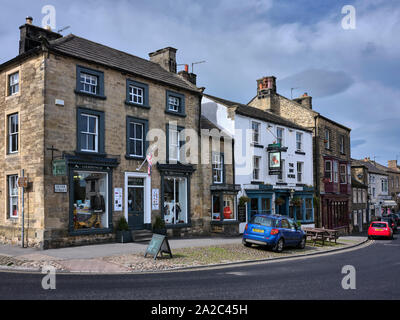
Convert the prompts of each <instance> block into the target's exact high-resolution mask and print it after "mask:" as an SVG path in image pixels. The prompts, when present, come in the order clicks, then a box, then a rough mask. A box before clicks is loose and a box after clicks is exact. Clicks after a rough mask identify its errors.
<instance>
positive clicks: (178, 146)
mask: <svg viewBox="0 0 400 320" xmlns="http://www.w3.org/2000/svg"><path fill="white" fill-rule="evenodd" d="M171 132H176V139H177V141H173V139H171V138H172V134H171ZM168 134H169V139H168V142H169V146H168V148H169V149H168V150H169V152H168V158H169V160H172V161H179V160H180V150H181V139H180V131H179V130H178V128H174V127H170V128H169V132H168ZM173 149H176V155H177V157H176V158H173V157H172V153H171V150H173Z"/></svg>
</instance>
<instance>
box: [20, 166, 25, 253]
mask: <svg viewBox="0 0 400 320" xmlns="http://www.w3.org/2000/svg"><path fill="white" fill-rule="evenodd" d="M21 176H22V181H23V180H24V178H25V177H24V176H25V170H24V169H22V173H21ZM24 190H25V188H24V186H22V191H21V196H22V201H21V215H22V222H21V224H22V226H21V245H22V248H24V247H25V245H24V238H25V235H24V233H25V232H24V231H25V230H24V226H25V213H24V204H25V203H24V198H25V197H24Z"/></svg>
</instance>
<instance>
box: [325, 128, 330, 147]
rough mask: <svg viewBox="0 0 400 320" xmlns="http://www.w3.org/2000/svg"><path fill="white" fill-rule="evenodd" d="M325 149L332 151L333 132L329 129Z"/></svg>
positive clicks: (326, 132)
mask: <svg viewBox="0 0 400 320" xmlns="http://www.w3.org/2000/svg"><path fill="white" fill-rule="evenodd" d="M324 140H325V141H326V142H325V149H327V150H330V149H331V131H330V130H329V129H325V138H324Z"/></svg>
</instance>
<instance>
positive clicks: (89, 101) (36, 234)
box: [0, 19, 233, 248]
mask: <svg viewBox="0 0 400 320" xmlns="http://www.w3.org/2000/svg"><path fill="white" fill-rule="evenodd" d="M20 31H21V32H20V34H21V38H20V45H19V49H20V51H19V55H18V56H17V57H15V58H14V59H11V60H9V61H7V62H5V63H3V64H1V65H0V123H1V124H2V125H1V126H0V136H1V137H2V139H3V143H1V144H0V181H1V182H2V183H1V185H0V204H1V205H0V240H1V241H3V242H12V243H18V242H21V228H22V204H24V232H25V233H24V235H25V237H24V240H25V243H28V245H29V246H38V247H42V248H52V247H59V246H67V245H75V244H86V243H97V242H106V241H113V239H114V229H115V226H116V224H117V222H118V221H119V219H120V218H121V217H125V218H126V220H127V222H128V224H129V226H130V228H131V230H134V232H133V233H134V234H135V233H136V234H137V233H139V232H140V230H148V229H151V225H152V223H153V222H154V220H155V217H156V216H161V217H162V219H164V221H165V223H166V228H167V230H168V234H169V235H174V236H184V235H195V234H196V235H201V234H209V232H210V231H211V223H210V221H211V215H210V213H209V210H207V209H203V208H205V207H206V206H207V203H209V202H210V201H211V200H210V199H211V197H209V199H208V200H207V202H206V205H205V204H203V202H202V199H203V191H204V187H203V185H204V183H206V184H207V187H209V186H210V181H206V182H203V175H202V171H203V170H206V171H207V172H211V170H212V169H211V164H206V165H205V166H201V165H199V154H200V144H192V143H190V142H191V141H194V140H196V139H199V137H200V102H201V97H202V91H203V89H199V88H197V87H196V85H195V82H196V76H195V75H194V74H191V73H188V72H187V70H184V71H181V72H179V73H178V74H177V73H176V72H177V63H176V49H174V48H171V47H168V48H164V49H161V50H158V51H155V52H153V53H150V54H149V55H150V61H149V60H146V59H142V58H139V57H136V56H134V55H131V54H128V53H124V52H121V51H118V50H115V49H112V48H109V47H106V46H104V45H101V44H98V43H95V42H92V41H89V40H86V39H83V38H80V37H78V36H75V35H72V34H71V35H68V36H65V37H63V36H61V35H60V34H58V33H55V32H52V31H51V30H47V29H42V28H39V27H37V26H34V25H32V20H31V19H27V23H26V24H24V25H22V26H21V27H20ZM188 129H191V130H188ZM188 141H189V142H188ZM153 145H156V146H157V147H156V148H154V147H153ZM147 147H150V148H149V149H148V148H147ZM147 150H150V152H147ZM147 156H149V157H147ZM150 156H152V159H150ZM151 162H152V164H153V165H152V166H151V168H149V163H151ZM22 170H23V171H24V176H25V177H27V179H28V185H27V188H24V197H23V198H22V189H21V188H18V186H17V180H18V177H20V176H21V174H22ZM229 183H233V182H229Z"/></svg>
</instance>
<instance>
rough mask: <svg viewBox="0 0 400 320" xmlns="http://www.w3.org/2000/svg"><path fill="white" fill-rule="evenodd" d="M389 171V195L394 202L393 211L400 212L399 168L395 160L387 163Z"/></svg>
mask: <svg viewBox="0 0 400 320" xmlns="http://www.w3.org/2000/svg"><path fill="white" fill-rule="evenodd" d="M388 169H389V179H390V181H389V194H390V195H391V196H392V199H393V200H394V201H396V204H397V206H396V208H395V211H396V212H398V211H400V166H399V165H398V164H397V160H389V161H388Z"/></svg>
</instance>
